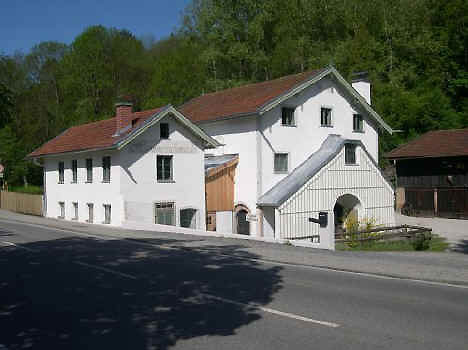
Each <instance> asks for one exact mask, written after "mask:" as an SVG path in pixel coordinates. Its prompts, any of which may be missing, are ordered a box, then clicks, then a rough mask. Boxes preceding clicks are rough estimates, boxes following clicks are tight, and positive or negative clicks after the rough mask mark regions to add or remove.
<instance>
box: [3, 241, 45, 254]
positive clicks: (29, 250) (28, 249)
mask: <svg viewBox="0 0 468 350" xmlns="http://www.w3.org/2000/svg"><path fill="white" fill-rule="evenodd" d="M0 243H2V244H6V245H8V246H11V247H15V248H21V249H24V250H27V251H28V252H37V251H38V250H37V249H31V248H27V247H23V246H22V245H20V244H16V243H12V242H6V241H2V242H0Z"/></svg>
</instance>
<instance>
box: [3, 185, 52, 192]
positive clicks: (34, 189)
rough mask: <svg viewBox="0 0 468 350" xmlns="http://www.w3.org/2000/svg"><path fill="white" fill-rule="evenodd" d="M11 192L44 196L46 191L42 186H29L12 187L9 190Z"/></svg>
mask: <svg viewBox="0 0 468 350" xmlns="http://www.w3.org/2000/svg"><path fill="white" fill-rule="evenodd" d="M8 190H9V191H10V192H20V193H29V194H43V193H44V190H43V189H42V187H40V186H34V185H29V186H28V187H25V186H10V188H8Z"/></svg>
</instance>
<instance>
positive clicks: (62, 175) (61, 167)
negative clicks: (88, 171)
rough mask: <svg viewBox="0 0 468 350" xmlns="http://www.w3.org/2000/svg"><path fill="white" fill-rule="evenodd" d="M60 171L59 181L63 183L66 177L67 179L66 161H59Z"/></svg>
mask: <svg viewBox="0 0 468 350" xmlns="http://www.w3.org/2000/svg"><path fill="white" fill-rule="evenodd" d="M58 171H59V180H58V183H59V184H63V183H64V179H65V163H64V162H59V163H58Z"/></svg>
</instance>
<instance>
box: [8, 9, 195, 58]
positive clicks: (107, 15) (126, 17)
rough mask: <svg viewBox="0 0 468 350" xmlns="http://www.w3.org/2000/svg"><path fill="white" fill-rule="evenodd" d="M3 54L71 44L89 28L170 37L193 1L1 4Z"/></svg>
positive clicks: (157, 37)
mask: <svg viewBox="0 0 468 350" xmlns="http://www.w3.org/2000/svg"><path fill="white" fill-rule="evenodd" d="M0 2H1V4H0V53H3V54H13V53H14V52H15V51H17V50H19V51H23V52H25V53H27V52H28V51H29V49H30V48H31V47H32V46H33V45H35V44H38V43H40V42H41V41H50V40H54V41H60V42H64V43H67V44H69V43H71V42H72V41H73V39H74V38H75V37H76V36H77V35H78V34H79V33H81V32H82V31H83V30H84V29H85V28H86V27H89V26H91V25H95V24H101V25H104V26H106V27H116V28H119V29H123V28H125V29H128V30H130V31H131V32H132V33H133V34H134V35H136V36H137V37H139V36H142V35H148V34H152V35H154V37H155V38H156V39H159V38H161V37H164V36H167V35H169V34H170V33H171V32H172V31H173V29H174V28H175V27H176V26H177V25H178V24H179V23H180V19H181V13H182V11H183V10H184V8H185V7H186V5H187V4H189V3H190V0H166V1H164V0H126V1H123V0H112V1H111V0H13V1H7V0H0Z"/></svg>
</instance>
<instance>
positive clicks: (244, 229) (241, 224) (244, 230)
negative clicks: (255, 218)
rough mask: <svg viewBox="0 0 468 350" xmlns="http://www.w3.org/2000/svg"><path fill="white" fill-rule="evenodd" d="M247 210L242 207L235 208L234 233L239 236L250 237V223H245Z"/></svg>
mask: <svg viewBox="0 0 468 350" xmlns="http://www.w3.org/2000/svg"><path fill="white" fill-rule="evenodd" d="M247 215H249V209H248V208H247V207H246V206H244V205H238V206H236V208H235V218H236V232H237V234H240V235H250V222H249V221H247Z"/></svg>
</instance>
